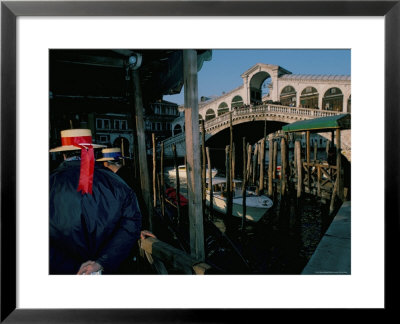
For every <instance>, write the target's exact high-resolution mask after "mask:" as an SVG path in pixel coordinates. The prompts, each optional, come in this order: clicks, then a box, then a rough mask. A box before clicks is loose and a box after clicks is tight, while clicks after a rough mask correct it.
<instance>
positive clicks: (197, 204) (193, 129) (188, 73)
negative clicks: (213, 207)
mask: <svg viewBox="0 0 400 324" xmlns="http://www.w3.org/2000/svg"><path fill="white" fill-rule="evenodd" d="M183 77H184V87H185V95H184V96H185V134H186V167H187V187H188V188H187V189H188V209H189V226H190V249H191V255H192V257H193V258H195V259H196V260H199V261H204V259H205V252H204V229H203V204H202V191H201V165H200V161H201V159H200V136H199V134H200V130H199V106H198V84H197V52H196V50H183Z"/></svg>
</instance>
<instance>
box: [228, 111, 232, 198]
mask: <svg viewBox="0 0 400 324" xmlns="http://www.w3.org/2000/svg"><path fill="white" fill-rule="evenodd" d="M232 114H233V111H230V112H229V169H230V172H231V176H230V179H233V177H232V160H233V159H232V153H233V129H232ZM229 186H230V190H231V192H232V188H233V181H231V182H230V184H229Z"/></svg>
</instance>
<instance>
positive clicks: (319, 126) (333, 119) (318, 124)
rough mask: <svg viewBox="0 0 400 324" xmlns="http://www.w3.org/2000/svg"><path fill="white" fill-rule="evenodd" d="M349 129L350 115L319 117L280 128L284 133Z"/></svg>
mask: <svg viewBox="0 0 400 324" xmlns="http://www.w3.org/2000/svg"><path fill="white" fill-rule="evenodd" d="M337 128H340V129H349V128H350V114H340V115H336V116H328V117H321V118H315V119H309V120H301V121H298V122H295V123H293V124H288V125H285V126H283V127H282V130H283V131H285V132H303V131H314V132H324V131H331V130H333V129H337Z"/></svg>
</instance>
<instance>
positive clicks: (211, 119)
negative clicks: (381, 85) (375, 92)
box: [164, 63, 351, 156]
mask: <svg viewBox="0 0 400 324" xmlns="http://www.w3.org/2000/svg"><path fill="white" fill-rule="evenodd" d="M241 77H242V79H243V84H242V85H241V86H239V87H237V88H235V89H233V90H232V91H230V92H228V93H225V94H223V95H222V96H220V97H217V98H214V99H212V100H207V101H202V102H200V103H199V119H203V120H204V121H205V130H206V134H207V135H206V140H207V139H209V138H211V137H212V136H214V135H216V134H217V133H219V132H221V131H223V130H225V129H226V128H229V119H230V117H229V115H230V114H232V124H233V126H235V125H239V124H245V123H251V122H255V121H268V123H270V122H276V123H285V124H286V123H293V122H295V121H298V120H305V119H312V118H318V117H324V116H331V115H337V114H343V113H350V112H351V79H350V76H341V75H336V76H335V75H296V74H292V73H291V72H290V71H288V70H286V69H284V68H282V67H280V66H277V65H270V64H262V63H259V64H256V65H254V66H253V67H251V68H250V69H248V70H247V71H245V72H244V73H243V74H242V75H241ZM267 82H269V83H267ZM265 85H267V87H268V88H269V93H268V94H267V95H264V96H263V95H262V87H263V86H264V87H265ZM249 125H251V124H249ZM172 129H173V136H172V137H171V138H169V139H167V140H165V141H164V150H165V153H166V154H167V155H170V154H171V153H172V149H171V148H170V147H171V145H172V144H173V143H175V144H176V147H177V153H178V155H179V156H183V155H184V154H185V136H184V133H182V132H183V131H184V130H185V126H184V116H181V117H178V118H177V119H176V120H175V121H174V122H173V123H172ZM249 131H251V129H249ZM346 133H347V132H344V133H343V136H344V138H343V141H342V144H343V145H344V149H345V150H348V151H350V146H351V145H350V135H349V134H346ZM348 133H349V131H348ZM343 136H342V137H343Z"/></svg>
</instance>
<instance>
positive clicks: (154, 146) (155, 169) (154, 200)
mask: <svg viewBox="0 0 400 324" xmlns="http://www.w3.org/2000/svg"><path fill="white" fill-rule="evenodd" d="M151 138H152V142H153V207H157V183H156V181H157V178H156V174H157V151H156V134H154V133H152V134H151Z"/></svg>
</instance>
